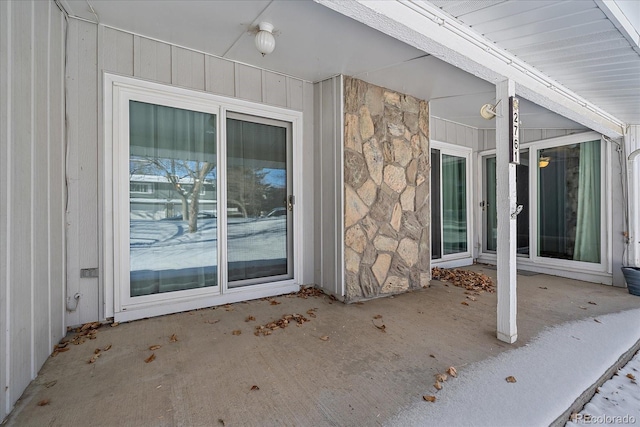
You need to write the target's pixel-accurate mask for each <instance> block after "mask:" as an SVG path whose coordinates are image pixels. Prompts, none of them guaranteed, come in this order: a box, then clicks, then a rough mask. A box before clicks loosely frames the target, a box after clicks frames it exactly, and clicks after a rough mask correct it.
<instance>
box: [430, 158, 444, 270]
mask: <svg viewBox="0 0 640 427" xmlns="http://www.w3.org/2000/svg"><path fill="white" fill-rule="evenodd" d="M441 213H442V209H440V150H431V259H439V258H442V233H441V229H442V223H441V221H442V218H441V216H442V215H441Z"/></svg>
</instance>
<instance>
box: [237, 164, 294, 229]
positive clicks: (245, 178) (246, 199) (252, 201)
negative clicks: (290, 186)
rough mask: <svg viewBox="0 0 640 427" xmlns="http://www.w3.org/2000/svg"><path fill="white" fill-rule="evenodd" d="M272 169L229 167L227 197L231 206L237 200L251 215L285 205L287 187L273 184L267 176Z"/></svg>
mask: <svg viewBox="0 0 640 427" xmlns="http://www.w3.org/2000/svg"><path fill="white" fill-rule="evenodd" d="M270 171H271V170H267V169H264V168H248V167H244V166H235V167H229V168H228V170H227V174H228V175H227V188H228V192H227V198H228V202H229V206H231V204H232V202H237V203H238V205H239V206H242V207H243V208H244V210H245V212H246V213H245V215H246V216H250V217H257V216H260V214H261V213H265V212H269V211H270V210H272V209H273V208H274V207H278V206H285V199H286V188H284V187H277V186H275V185H272V184H271V183H270V182H269V181H271V180H269V179H265V177H266V176H267V175H268V174H269V173H270Z"/></svg>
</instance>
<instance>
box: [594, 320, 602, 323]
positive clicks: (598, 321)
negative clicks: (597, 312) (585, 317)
mask: <svg viewBox="0 0 640 427" xmlns="http://www.w3.org/2000/svg"><path fill="white" fill-rule="evenodd" d="M593 321H594V322H597V323H602V322H601V321H599V320H598V319H593Z"/></svg>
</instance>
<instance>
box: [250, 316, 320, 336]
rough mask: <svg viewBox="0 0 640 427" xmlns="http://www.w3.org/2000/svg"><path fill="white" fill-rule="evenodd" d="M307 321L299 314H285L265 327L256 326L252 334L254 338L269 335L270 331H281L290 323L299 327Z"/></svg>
mask: <svg viewBox="0 0 640 427" xmlns="http://www.w3.org/2000/svg"><path fill="white" fill-rule="evenodd" d="M308 321H309V319H307V318H306V317H304V316H303V315H301V314H295V313H294V314H285V315H284V316H282V318H280V319H278V320H274V321H273V322H269V323H267V324H266V325H259V326H256V331H255V332H254V333H253V334H254V335H255V336H259V335H262V336H265V335H271V332H272V331H275V330H276V329H283V328H286V327H287V326H289V324H291V323H296V324H297V326H301V325H302V324H303V323H305V322H308Z"/></svg>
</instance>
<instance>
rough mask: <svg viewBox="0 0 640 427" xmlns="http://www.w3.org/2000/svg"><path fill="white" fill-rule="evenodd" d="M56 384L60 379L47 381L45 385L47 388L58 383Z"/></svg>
mask: <svg viewBox="0 0 640 427" xmlns="http://www.w3.org/2000/svg"><path fill="white" fill-rule="evenodd" d="M56 384H58V380H53V381H49V382H48V383H46V384H45V385H44V386H45V387H46V388H51V387H53V386H54V385H56Z"/></svg>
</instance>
